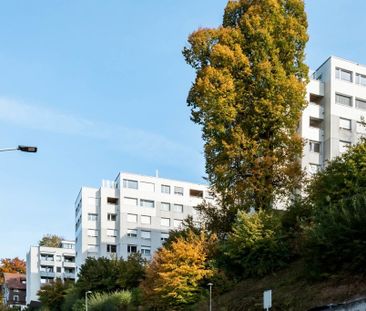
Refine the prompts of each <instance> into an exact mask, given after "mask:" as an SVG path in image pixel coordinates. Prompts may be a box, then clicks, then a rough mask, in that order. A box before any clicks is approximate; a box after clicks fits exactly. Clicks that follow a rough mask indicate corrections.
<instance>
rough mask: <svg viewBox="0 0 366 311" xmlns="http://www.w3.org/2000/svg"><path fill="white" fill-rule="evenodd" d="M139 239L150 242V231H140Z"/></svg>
mask: <svg viewBox="0 0 366 311" xmlns="http://www.w3.org/2000/svg"><path fill="white" fill-rule="evenodd" d="M141 239H144V240H150V239H151V232H150V231H141Z"/></svg>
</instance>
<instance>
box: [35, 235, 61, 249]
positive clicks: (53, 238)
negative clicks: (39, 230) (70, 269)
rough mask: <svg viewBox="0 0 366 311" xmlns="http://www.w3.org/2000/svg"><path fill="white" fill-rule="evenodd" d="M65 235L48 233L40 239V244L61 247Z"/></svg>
mask: <svg viewBox="0 0 366 311" xmlns="http://www.w3.org/2000/svg"><path fill="white" fill-rule="evenodd" d="M62 240H63V237H61V236H59V235H56V234H46V235H44V236H43V238H42V239H41V240H40V241H39V243H38V244H39V246H47V247H60V246H61V242H62Z"/></svg>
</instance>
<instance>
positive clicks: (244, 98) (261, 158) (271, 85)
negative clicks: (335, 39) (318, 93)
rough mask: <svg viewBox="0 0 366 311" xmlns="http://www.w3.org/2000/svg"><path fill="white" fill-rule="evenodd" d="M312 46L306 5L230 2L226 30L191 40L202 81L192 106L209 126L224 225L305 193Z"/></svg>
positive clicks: (191, 60) (292, 0) (289, 0)
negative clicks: (304, 127)
mask: <svg viewBox="0 0 366 311" xmlns="http://www.w3.org/2000/svg"><path fill="white" fill-rule="evenodd" d="M307 40H308V36H307V19H306V14H305V12H304V2H303V0H237V1H229V2H228V4H227V6H226V9H225V13H224V18H223V24H222V26H221V27H219V28H217V29H199V30H197V31H195V32H194V33H193V34H191V35H190V37H189V39H188V42H189V46H188V47H186V48H184V50H183V55H184V57H185V59H186V62H187V63H188V64H189V65H191V66H192V67H193V68H194V69H195V70H196V79H195V81H194V83H193V86H192V88H191V90H190V92H189V95H188V99H187V102H188V105H189V106H190V107H191V109H192V116H191V118H192V120H193V121H194V122H195V123H197V124H199V125H201V126H202V136H203V139H204V142H205V146H204V152H205V158H206V172H207V174H208V180H209V182H210V184H211V185H212V187H213V190H214V192H215V193H217V194H218V198H220V199H221V203H222V204H221V205H222V209H221V210H220V212H222V214H223V215H220V217H219V218H222V216H224V217H228V222H231V221H233V219H235V215H236V212H237V209H238V208H242V209H247V210H248V209H249V208H250V207H255V209H257V210H259V209H269V208H271V207H272V205H273V202H274V201H275V200H276V199H277V198H279V197H281V196H284V195H288V194H289V193H292V191H293V190H294V189H296V188H297V187H299V182H300V177H301V175H302V174H301V168H300V163H299V158H300V157H301V153H302V140H301V138H300V136H299V135H298V134H297V132H296V128H297V125H298V123H299V120H300V117H301V112H302V110H303V109H304V108H305V106H306V101H305V90H306V84H307V81H308V67H307V66H306V65H305V64H304V48H305V44H306V42H307Z"/></svg>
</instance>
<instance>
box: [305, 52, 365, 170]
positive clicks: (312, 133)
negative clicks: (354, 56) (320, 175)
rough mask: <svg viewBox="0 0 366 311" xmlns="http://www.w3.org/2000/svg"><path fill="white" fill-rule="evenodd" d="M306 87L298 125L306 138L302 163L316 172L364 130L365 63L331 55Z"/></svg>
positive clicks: (353, 142)
mask: <svg viewBox="0 0 366 311" xmlns="http://www.w3.org/2000/svg"><path fill="white" fill-rule="evenodd" d="M307 89H308V94H307V96H308V101H309V105H308V107H307V108H306V109H305V110H304V112H303V115H302V119H301V123H300V127H299V131H300V134H301V135H302V137H303V138H304V139H305V141H306V144H305V147H304V155H303V160H302V167H303V168H304V169H306V170H307V171H308V172H309V173H315V172H317V171H318V170H320V169H322V168H323V167H324V166H325V165H326V163H327V161H329V160H331V159H333V158H335V157H337V156H339V155H340V154H342V152H344V151H345V150H347V147H348V146H350V145H351V144H355V143H357V141H358V140H359V138H360V137H361V136H362V135H365V134H366V127H364V126H363V122H362V120H363V118H364V117H365V116H366V66H364V65H360V64H357V63H354V62H351V61H348V60H345V59H341V58H338V57H334V56H331V57H329V58H328V59H327V60H326V61H325V62H324V63H323V64H322V65H321V66H320V67H319V68H318V69H316V70H315V72H314V73H313V75H312V79H311V80H310V83H309V85H308V88H307Z"/></svg>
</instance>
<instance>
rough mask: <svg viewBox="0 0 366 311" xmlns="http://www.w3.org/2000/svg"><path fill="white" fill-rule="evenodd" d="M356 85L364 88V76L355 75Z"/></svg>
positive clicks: (365, 83) (365, 84)
mask: <svg viewBox="0 0 366 311" xmlns="http://www.w3.org/2000/svg"><path fill="white" fill-rule="evenodd" d="M356 84H360V85H362V86H366V76H364V75H362V74H360V73H356Z"/></svg>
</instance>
